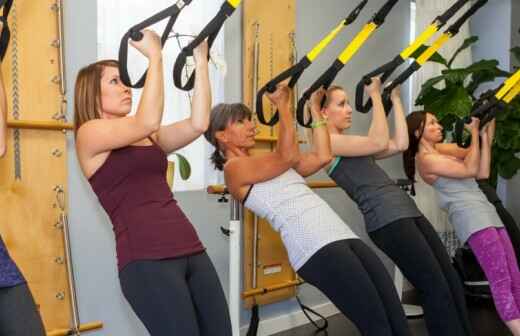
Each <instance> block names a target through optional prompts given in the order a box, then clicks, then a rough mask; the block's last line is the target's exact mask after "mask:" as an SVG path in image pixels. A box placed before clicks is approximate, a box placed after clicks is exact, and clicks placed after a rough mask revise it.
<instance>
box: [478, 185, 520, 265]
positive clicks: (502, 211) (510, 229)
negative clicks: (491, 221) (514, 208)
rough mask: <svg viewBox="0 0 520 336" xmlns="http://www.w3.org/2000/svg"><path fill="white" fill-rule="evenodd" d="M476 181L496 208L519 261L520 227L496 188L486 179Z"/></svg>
mask: <svg viewBox="0 0 520 336" xmlns="http://www.w3.org/2000/svg"><path fill="white" fill-rule="evenodd" d="M477 182H478V185H479V187H480V189H481V190H482V192H483V193H484V195H486V197H487V199H488V201H489V202H490V203H491V204H493V206H494V207H495V209H496V210H497V213H498V216H499V217H500V219H501V220H502V223H504V226H505V227H506V230H507V234H508V235H509V238H510V239H511V243H512V244H513V247H514V249H515V254H516V260H518V262H519V263H520V227H519V226H518V224H517V223H516V221H515V219H514V218H513V216H511V214H510V213H509V211H507V209H506V208H505V207H504V204H503V203H502V200H500V198H499V197H498V195H497V192H496V190H495V189H494V188H493V187H492V186H491V185H490V184H489V182H488V180H478V181H477Z"/></svg>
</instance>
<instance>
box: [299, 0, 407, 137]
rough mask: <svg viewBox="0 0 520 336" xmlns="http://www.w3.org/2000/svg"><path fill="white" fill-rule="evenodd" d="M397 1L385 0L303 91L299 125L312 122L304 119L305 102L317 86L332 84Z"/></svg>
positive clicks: (300, 101)
mask: <svg viewBox="0 0 520 336" xmlns="http://www.w3.org/2000/svg"><path fill="white" fill-rule="evenodd" d="M398 1H399V0H389V1H387V2H386V3H385V4H384V5H383V7H381V9H379V11H378V12H377V13H376V14H375V15H374V16H373V17H372V19H371V20H370V21H369V22H368V23H367V24H366V25H365V26H364V27H363V28H362V29H361V31H360V32H359V33H358V34H357V35H356V36H355V37H354V39H353V40H352V41H351V42H350V43H349V44H348V45H347V47H346V48H345V49H343V51H342V52H341V54H340V55H339V56H338V58H337V59H336V60H335V61H334V62H333V63H332V65H331V66H330V67H329V68H328V69H327V70H326V71H325V72H324V73H323V74H322V75H321V76H320V77H319V78H318V79H317V80H316V81H315V82H314V83H313V84H312V85H311V87H310V88H309V89H308V90H307V91H305V92H304V93H303V95H302V97H301V98H300V100H298V106H297V108H296V119H297V120H298V123H299V124H300V125H301V126H303V127H309V126H310V124H311V123H312V118H311V117H310V116H309V120H307V121H306V120H305V104H306V102H307V101H308V100H309V99H310V97H311V95H312V94H313V93H314V92H315V91H316V90H318V89H319V88H321V87H323V88H325V89H326V88H328V87H329V86H330V85H331V84H332V82H333V81H334V79H335V78H336V76H337V75H338V73H339V72H340V71H341V69H343V67H345V65H346V64H347V63H348V62H349V61H350V60H351V59H352V57H353V56H354V55H355V54H356V53H357V52H358V51H359V49H361V47H362V46H363V45H364V44H365V42H366V41H367V40H368V39H369V38H370V36H372V34H373V33H374V32H375V31H376V30H377V28H379V27H380V26H381V25H382V24H383V23H384V22H385V19H386V17H387V16H388V14H389V13H390V11H391V10H392V8H393V7H394V6H395V5H396V4H397V2H398Z"/></svg>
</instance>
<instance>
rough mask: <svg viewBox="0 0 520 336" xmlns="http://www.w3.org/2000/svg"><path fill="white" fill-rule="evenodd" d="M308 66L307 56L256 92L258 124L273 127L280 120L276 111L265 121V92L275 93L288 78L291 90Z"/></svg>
mask: <svg viewBox="0 0 520 336" xmlns="http://www.w3.org/2000/svg"><path fill="white" fill-rule="evenodd" d="M309 65H311V61H309V59H308V58H307V56H305V57H304V58H302V59H301V60H300V61H299V62H298V63H297V64H296V65H294V66H293V67H291V68H289V69H287V70H285V71H284V72H282V73H281V74H279V75H278V76H276V77H275V78H273V79H271V80H270V81H269V82H267V84H265V85H264V86H263V87H262V88H261V89H260V90H259V91H258V93H257V95H256V114H257V116H258V121H260V123H262V124H263V125H267V126H274V125H276V123H277V122H278V120H279V119H280V116H279V113H278V111H276V112H275V113H274V114H273V116H272V117H271V119H269V121H267V120H266V119H265V115H264V105H263V98H264V95H265V94H266V93H267V92H269V93H273V92H275V91H276V86H277V85H278V84H279V83H281V82H283V81H284V80H286V79H288V78H290V80H289V84H288V86H289V87H290V88H293V87H294V86H295V85H296V83H297V82H298V79H300V77H301V75H302V74H303V72H304V71H305V69H306V68H307V67H308V66H309Z"/></svg>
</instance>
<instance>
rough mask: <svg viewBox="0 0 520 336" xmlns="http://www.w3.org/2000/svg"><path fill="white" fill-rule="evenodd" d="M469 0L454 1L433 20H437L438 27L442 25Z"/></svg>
mask: <svg viewBox="0 0 520 336" xmlns="http://www.w3.org/2000/svg"><path fill="white" fill-rule="evenodd" d="M468 1H469V0H459V1H457V2H456V3H454V4H453V5H452V6H451V7H450V8H449V9H448V10H447V11H446V12H444V13H443V14H442V15H439V16H438V17H437V18H436V19H435V21H437V22H439V28H440V27H442V26H444V25H445V24H446V23H447V22H448V21H449V20H450V19H451V18H452V17H453V16H454V15H455V14H456V13H457V12H458V11H459V10H460V9H461V8H462V7H463V6H464V5H465V4H466V3H467V2H468Z"/></svg>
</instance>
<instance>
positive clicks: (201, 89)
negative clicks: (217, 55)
mask: <svg viewBox="0 0 520 336" xmlns="http://www.w3.org/2000/svg"><path fill="white" fill-rule="evenodd" d="M193 56H194V57H195V71H196V74H197V75H196V76H195V86H194V93H193V102H192V109H191V117H190V118H187V119H184V120H181V121H179V122H176V123H173V124H170V125H167V126H162V127H161V128H160V129H159V131H158V132H157V143H158V144H159V146H160V147H161V148H162V149H163V150H164V151H165V152H166V153H171V152H173V151H175V150H177V149H179V148H182V147H184V146H186V145H188V144H190V143H191V142H193V141H194V140H195V139H197V138H198V137H199V136H200V135H202V134H203V133H204V132H205V131H206V130H207V129H208V124H209V115H210V111H211V86H210V82H209V66H208V42H207V40H206V41H204V42H203V43H201V44H200V45H199V46H198V47H197V48H195V49H194V50H193Z"/></svg>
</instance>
